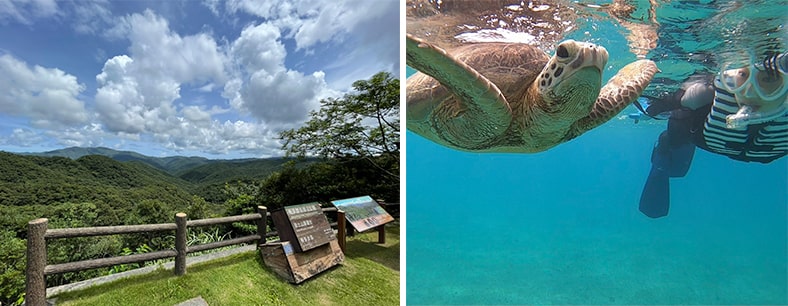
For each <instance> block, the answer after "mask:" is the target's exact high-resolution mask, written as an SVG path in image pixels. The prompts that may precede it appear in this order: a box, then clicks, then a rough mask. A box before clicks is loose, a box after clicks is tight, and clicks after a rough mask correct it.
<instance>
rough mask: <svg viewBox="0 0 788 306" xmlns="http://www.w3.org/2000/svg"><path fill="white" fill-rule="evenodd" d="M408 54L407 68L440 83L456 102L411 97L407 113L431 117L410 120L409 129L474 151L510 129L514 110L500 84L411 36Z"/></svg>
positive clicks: (407, 43) (407, 42) (443, 51)
mask: <svg viewBox="0 0 788 306" xmlns="http://www.w3.org/2000/svg"><path fill="white" fill-rule="evenodd" d="M406 51H407V56H406V61H407V64H408V66H411V67H413V68H415V69H416V70H418V71H420V72H422V73H424V74H426V75H429V76H430V77H432V78H433V79H435V80H436V81H438V82H439V83H440V84H441V85H443V86H444V87H445V88H446V89H448V91H449V92H450V93H451V95H452V97H453V98H454V99H451V98H449V99H444V100H434V99H425V100H422V99H411V97H410V93H409V94H408V102H407V103H408V109H409V111H408V114H409V115H410V114H411V111H410V109H413V110H424V111H425V112H429V113H425V114H419V116H418V117H422V118H413V119H411V118H408V129H410V130H413V131H418V132H420V134H422V136H425V137H427V138H429V139H431V140H433V141H436V142H439V143H442V144H445V145H448V146H451V147H454V148H457V149H461V150H471V151H473V150H479V149H483V148H485V147H486V146H489V142H490V141H491V140H492V139H494V138H495V137H497V136H499V135H501V134H503V133H504V131H506V129H507V128H508V127H509V124H510V123H511V120H512V110H511V108H510V106H509V103H507V101H506V98H505V97H504V95H503V94H502V93H501V90H500V89H498V87H497V86H495V84H493V83H492V82H490V80H488V79H487V78H486V77H484V76H483V75H481V74H480V73H479V72H478V71H476V70H475V69H473V68H471V67H470V66H468V65H467V64H465V63H463V62H461V61H459V60H457V59H455V58H454V57H453V56H451V55H450V54H448V53H447V52H446V51H445V50H443V49H441V48H439V47H437V46H435V45H432V44H429V43H427V42H425V41H423V40H421V39H418V38H416V37H413V36H412V35H407V39H406ZM416 103H434V104H437V105H415V104H416ZM413 115H415V114H413ZM412 125H413V126H412ZM415 125H419V126H418V127H417V126H415ZM425 134H426V135H425Z"/></svg>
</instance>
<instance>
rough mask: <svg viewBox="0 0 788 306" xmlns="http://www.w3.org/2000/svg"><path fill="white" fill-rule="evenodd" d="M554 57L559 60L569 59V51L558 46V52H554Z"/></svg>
mask: <svg viewBox="0 0 788 306" xmlns="http://www.w3.org/2000/svg"><path fill="white" fill-rule="evenodd" d="M555 55H556V56H558V57H560V58H569V50H567V49H566V47H564V46H558V50H556V52H555Z"/></svg>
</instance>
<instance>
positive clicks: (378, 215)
mask: <svg viewBox="0 0 788 306" xmlns="http://www.w3.org/2000/svg"><path fill="white" fill-rule="evenodd" d="M331 204H334V206H336V207H337V208H338V209H339V210H341V211H344V212H345V219H347V220H348V221H350V224H352V225H353V227H354V228H355V229H356V230H357V231H359V232H363V231H366V230H368V229H370V228H373V227H378V226H380V225H383V224H386V223H389V222H391V221H394V218H393V217H391V215H389V213H387V212H386V210H385V209H383V207H380V204H378V202H377V201H375V200H373V199H372V198H371V197H370V196H363V197H358V198H351V199H344V200H336V201H331Z"/></svg>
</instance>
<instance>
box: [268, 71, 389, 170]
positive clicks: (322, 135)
mask: <svg viewBox="0 0 788 306" xmlns="http://www.w3.org/2000/svg"><path fill="white" fill-rule="evenodd" d="M353 89H354V90H355V91H354V92H352V93H348V94H346V95H344V96H343V97H341V98H328V99H324V100H321V101H320V104H321V107H320V109H319V110H317V111H312V112H311V113H310V120H309V121H307V122H306V124H305V125H304V126H302V127H301V128H298V129H291V130H286V131H283V132H282V133H281V134H280V137H281V139H282V140H284V144H283V146H282V148H283V149H284V150H285V151H286V152H287V154H288V155H290V156H293V155H295V156H307V155H314V156H321V157H325V158H345V159H347V158H360V159H365V160H367V161H368V162H370V164H371V165H372V166H374V167H376V168H377V169H378V170H379V171H380V173H381V174H382V175H385V176H389V177H391V178H394V179H397V180H398V179H399V133H400V127H399V124H400V120H399V100H400V97H399V90H400V84H399V79H396V78H394V77H393V76H392V75H391V74H390V73H388V72H379V73H377V74H375V75H374V76H372V78H370V79H369V80H359V81H356V82H354V83H353ZM391 159H394V162H387V161H388V160H391Z"/></svg>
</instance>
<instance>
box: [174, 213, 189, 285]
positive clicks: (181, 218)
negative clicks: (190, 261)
mask: <svg viewBox="0 0 788 306" xmlns="http://www.w3.org/2000/svg"><path fill="white" fill-rule="evenodd" d="M175 226H176V229H175V251H176V254H175V275H178V276H181V275H186V254H187V252H186V231H187V229H186V214H185V213H177V214H175Z"/></svg>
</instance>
